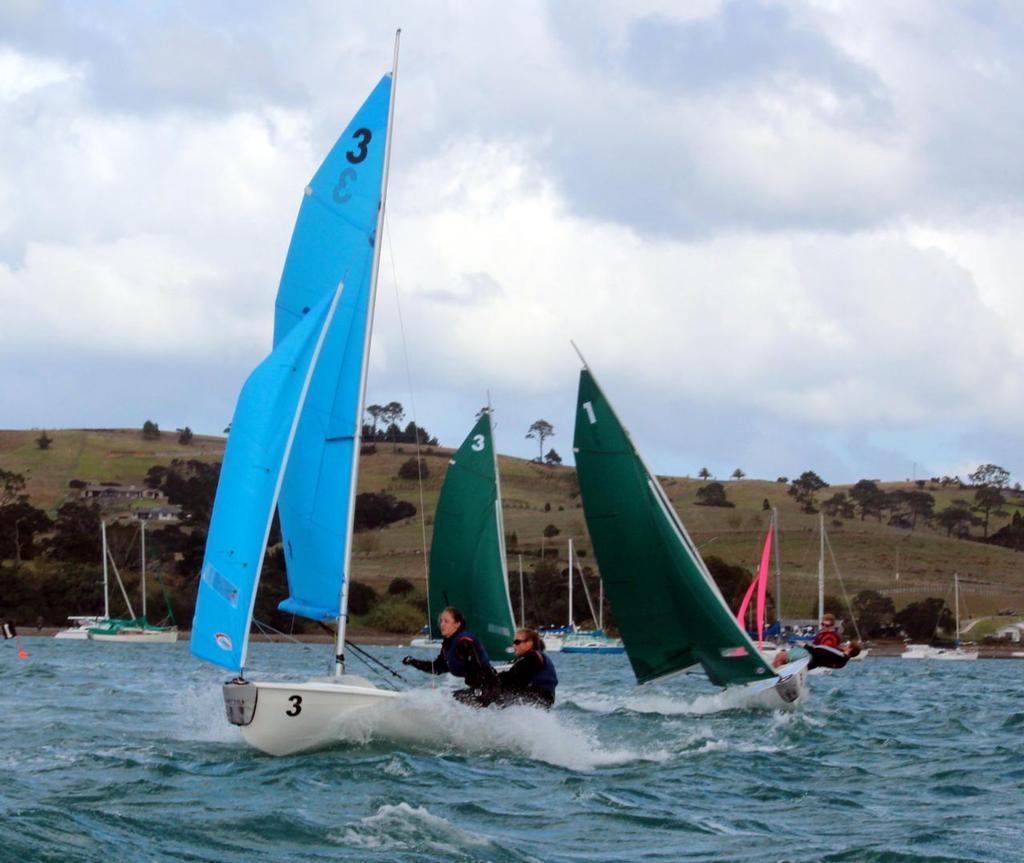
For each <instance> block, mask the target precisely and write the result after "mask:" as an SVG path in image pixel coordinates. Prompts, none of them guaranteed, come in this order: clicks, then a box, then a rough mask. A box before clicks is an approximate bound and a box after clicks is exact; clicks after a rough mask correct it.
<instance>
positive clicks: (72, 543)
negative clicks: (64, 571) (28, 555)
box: [46, 500, 103, 563]
mask: <svg viewBox="0 0 1024 863" xmlns="http://www.w3.org/2000/svg"><path fill="white" fill-rule="evenodd" d="M100 517H101V516H100V509H99V507H98V506H96V504H94V503H81V502H79V501H75V500H71V501H68V502H67V503H64V504H61V506H60V508H59V509H58V510H57V520H56V522H54V525H53V534H52V536H51V537H50V540H49V542H48V543H47V546H46V555H47V557H50V558H53V559H54V560H60V561H64V562H74V563H102V562H103V543H102V541H101V539H100Z"/></svg>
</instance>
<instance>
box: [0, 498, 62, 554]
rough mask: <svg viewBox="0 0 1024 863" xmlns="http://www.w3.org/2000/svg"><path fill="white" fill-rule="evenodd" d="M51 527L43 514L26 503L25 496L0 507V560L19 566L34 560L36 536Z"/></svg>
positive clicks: (47, 517)
mask: <svg viewBox="0 0 1024 863" xmlns="http://www.w3.org/2000/svg"><path fill="white" fill-rule="evenodd" d="M52 525H53V522H52V521H50V518H49V516H48V515H47V514H46V513H45V512H43V511H42V510H41V509H36V507H34V506H32V505H31V504H30V503H29V502H28V496H27V495H22V496H21V497H20V498H19V499H18V500H16V501H14V502H13V503H8V504H4V505H3V506H0V560H13V561H14V562H15V563H17V564H20V563H21V562H22V561H23V560H31V559H32V558H34V557H35V556H36V546H35V539H36V536H38V535H39V534H44V533H46V532H47V531H48V530H49V529H50V527H51V526H52Z"/></svg>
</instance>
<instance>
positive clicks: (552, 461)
mask: <svg viewBox="0 0 1024 863" xmlns="http://www.w3.org/2000/svg"><path fill="white" fill-rule="evenodd" d="M561 463H562V457H561V456H560V455H559V454H558V453H557V452H555V448H554V447H552V448H551V449H550V450H548V454H547V455H546V456H544V464H547V465H552V466H554V465H556V464H561Z"/></svg>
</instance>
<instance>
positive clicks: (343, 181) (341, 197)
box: [331, 129, 373, 204]
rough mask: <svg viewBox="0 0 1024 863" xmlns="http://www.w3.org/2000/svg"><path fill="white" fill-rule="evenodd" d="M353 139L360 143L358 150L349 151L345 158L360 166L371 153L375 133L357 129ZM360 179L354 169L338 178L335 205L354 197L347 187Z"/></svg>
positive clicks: (346, 171) (334, 195)
mask: <svg viewBox="0 0 1024 863" xmlns="http://www.w3.org/2000/svg"><path fill="white" fill-rule="evenodd" d="M352 137H353V138H355V139H356V140H357V141H358V142H359V143H358V145H357V147H356V149H355V150H354V151H353V150H348V151H347V152H346V153H345V158H346V159H348V161H349V163H350V164H353V165H358V164H359V163H360V162H362V161H363V160H364V159H365V158H366V154H367V153H368V152H369V146H370V141H372V140H373V133H372V132H371V131H370V130H369V129H356V130H355V132H353V133H352ZM357 177H358V174H356V172H355V169H354V168H346V169H345V170H344V171H342V172H341V174H340V175H339V176H338V184H337V185H336V186H335V187H334V191H333V193H332V195H331V197H333V198H334V203H336V204H344V203H345V202H346V201H347V200H348V199H349V198H351V197H352V193H351V192H348V191H346V186H347V185H348V183H349V181H350V180H351V181H353V182H354V181H355V180H356V178H357Z"/></svg>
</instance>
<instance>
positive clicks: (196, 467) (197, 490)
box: [144, 458, 220, 532]
mask: <svg viewBox="0 0 1024 863" xmlns="http://www.w3.org/2000/svg"><path fill="white" fill-rule="evenodd" d="M219 479H220V463H219V462H215V463H213V464H209V463H208V462H204V461H199V460H198V459H180V458H176V459H174V460H172V461H171V463H170V464H169V465H167V466H166V467H165V466H164V465H153V467H151V468H150V469H149V470H148V471H147V472H146V478H145V480H144V482H145V483H146V485H147V486H148V487H149V488H158V489H160V490H161V491H163V493H164V494H165V495H167V500H168V501H169V502H170V503H173V504H175V505H177V506H180V507H181V508H182V516H183V517H184V519H185V520H186V521H188V522H190V523H191V524H192V525H194V526H195V527H197V528H201V529H202V530H203V531H204V532H205V530H206V527H207V525H208V524H209V523H210V514H211V513H212V512H213V499H214V497H216V495H217V481H218V480H219Z"/></svg>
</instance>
